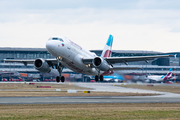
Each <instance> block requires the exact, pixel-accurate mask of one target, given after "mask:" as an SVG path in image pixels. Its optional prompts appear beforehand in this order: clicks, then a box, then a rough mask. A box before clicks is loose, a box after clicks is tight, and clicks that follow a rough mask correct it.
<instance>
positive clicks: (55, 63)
mask: <svg viewBox="0 0 180 120" xmlns="http://www.w3.org/2000/svg"><path fill="white" fill-rule="evenodd" d="M112 43H113V36H112V35H109V38H108V40H107V43H106V45H105V47H104V49H103V52H102V54H101V56H97V55H96V54H95V53H92V52H90V51H88V50H86V49H84V48H82V47H81V46H79V45H78V44H76V43H75V42H73V41H71V40H70V39H68V38H66V37H64V36H53V37H51V38H49V39H48V41H47V42H46V49H47V51H48V52H49V53H50V54H51V55H53V56H54V57H55V58H56V59H43V58H38V59H35V60H19V59H17V60H15V59H5V60H4V61H7V62H21V63H24V65H27V64H34V67H35V69H37V70H38V71H40V72H45V73H51V74H53V75H54V76H56V81H57V82H60V80H61V82H64V80H65V78H64V76H61V73H62V70H63V68H64V67H66V68H69V69H71V70H73V71H74V72H77V73H84V74H87V75H92V76H95V80H96V81H98V80H99V79H100V81H103V75H110V74H113V73H114V70H124V69H139V68H136V67H113V64H115V63H125V64H126V65H128V62H134V61H146V62H148V60H153V59H155V58H162V57H170V56H172V55H157V56H139V57H110V56H111V49H112ZM55 68H56V69H55Z"/></svg>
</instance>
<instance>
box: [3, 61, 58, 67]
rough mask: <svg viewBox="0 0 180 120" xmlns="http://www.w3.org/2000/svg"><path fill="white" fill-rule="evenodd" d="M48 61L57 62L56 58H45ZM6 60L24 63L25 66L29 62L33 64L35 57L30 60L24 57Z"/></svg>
mask: <svg viewBox="0 0 180 120" xmlns="http://www.w3.org/2000/svg"><path fill="white" fill-rule="evenodd" d="M44 60H45V61H46V62H51V63H53V64H57V60H56V59H44ZM4 61H5V62H17V63H23V64H24V65H25V66H27V64H33V63H34V61H35V59H30V60H23V59H21V60H20V59H4Z"/></svg>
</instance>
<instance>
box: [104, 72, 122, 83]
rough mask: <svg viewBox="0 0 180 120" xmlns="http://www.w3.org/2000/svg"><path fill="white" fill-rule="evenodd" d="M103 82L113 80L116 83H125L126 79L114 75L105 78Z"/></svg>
mask: <svg viewBox="0 0 180 120" xmlns="http://www.w3.org/2000/svg"><path fill="white" fill-rule="evenodd" d="M103 80H104V81H107V82H108V81H111V80H113V81H114V82H119V81H123V80H124V78H123V76H121V75H119V74H117V73H114V74H112V75H109V76H103Z"/></svg>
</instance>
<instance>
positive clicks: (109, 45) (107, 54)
mask: <svg viewBox="0 0 180 120" xmlns="http://www.w3.org/2000/svg"><path fill="white" fill-rule="evenodd" d="M112 44H113V36H112V35H111V34H110V35H109V38H108V40H107V43H106V45H105V46H104V49H103V51H102V54H101V57H110V56H111V49H112Z"/></svg>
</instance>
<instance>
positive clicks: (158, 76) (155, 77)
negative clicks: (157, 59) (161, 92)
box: [148, 75, 164, 81]
mask: <svg viewBox="0 0 180 120" xmlns="http://www.w3.org/2000/svg"><path fill="white" fill-rule="evenodd" d="M148 79H149V80H154V81H163V80H164V76H163V75H151V76H148Z"/></svg>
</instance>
